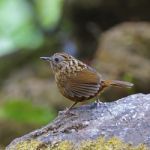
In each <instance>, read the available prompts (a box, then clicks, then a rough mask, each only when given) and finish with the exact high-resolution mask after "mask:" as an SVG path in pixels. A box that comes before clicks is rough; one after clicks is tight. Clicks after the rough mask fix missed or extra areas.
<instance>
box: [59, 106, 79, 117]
mask: <svg viewBox="0 0 150 150" xmlns="http://www.w3.org/2000/svg"><path fill="white" fill-rule="evenodd" d="M59 115H70V116H73V115H76V114H75V113H74V112H72V111H71V109H69V108H66V109H65V110H63V111H60V112H59Z"/></svg>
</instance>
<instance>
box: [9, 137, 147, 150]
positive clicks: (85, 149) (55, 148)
mask: <svg viewBox="0 0 150 150" xmlns="http://www.w3.org/2000/svg"><path fill="white" fill-rule="evenodd" d="M16 149H19V150H29V149H30V150H148V149H149V148H148V147H146V145H144V144H140V145H138V146H133V145H131V144H127V143H124V142H122V141H121V140H119V139H118V138H115V137H114V138H111V139H109V140H107V141H106V140H105V139H104V138H102V137H100V138H98V139H96V140H93V141H90V140H89V141H84V142H82V143H81V144H80V146H76V145H74V144H73V143H71V142H69V141H62V142H59V143H56V144H54V145H51V146H50V145H46V144H43V143H42V142H40V141H37V140H30V141H24V142H20V143H18V144H17V145H14V146H11V148H10V149H9V150H16Z"/></svg>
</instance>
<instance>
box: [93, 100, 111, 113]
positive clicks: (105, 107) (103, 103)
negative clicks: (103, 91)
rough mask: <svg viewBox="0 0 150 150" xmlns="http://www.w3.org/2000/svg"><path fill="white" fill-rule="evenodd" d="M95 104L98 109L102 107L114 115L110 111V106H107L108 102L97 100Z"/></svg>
mask: <svg viewBox="0 0 150 150" xmlns="http://www.w3.org/2000/svg"><path fill="white" fill-rule="evenodd" d="M95 103H96V107H97V108H100V107H101V108H102V109H103V110H104V109H105V110H106V111H108V112H109V113H110V114H111V115H112V113H111V111H110V110H109V108H108V105H107V103H106V102H102V101H101V100H100V99H99V98H97V99H96V101H95Z"/></svg>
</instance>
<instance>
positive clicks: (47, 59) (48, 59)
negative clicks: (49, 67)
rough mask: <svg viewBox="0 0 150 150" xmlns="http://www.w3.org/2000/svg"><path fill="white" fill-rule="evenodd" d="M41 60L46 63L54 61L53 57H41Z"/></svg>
mask: <svg viewBox="0 0 150 150" xmlns="http://www.w3.org/2000/svg"><path fill="white" fill-rule="evenodd" d="M40 58H41V59H42V60H44V61H51V60H52V59H51V57H40Z"/></svg>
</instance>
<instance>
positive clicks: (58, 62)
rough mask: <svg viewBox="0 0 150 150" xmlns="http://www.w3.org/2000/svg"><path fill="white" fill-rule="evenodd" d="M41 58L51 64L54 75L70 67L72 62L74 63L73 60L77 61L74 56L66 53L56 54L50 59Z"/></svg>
mask: <svg viewBox="0 0 150 150" xmlns="http://www.w3.org/2000/svg"><path fill="white" fill-rule="evenodd" d="M40 58H41V59H42V60H44V61H48V62H49V63H50V65H51V68H52V70H53V72H54V73H56V72H58V71H59V70H61V69H62V68H63V67H66V66H68V65H69V64H70V61H72V59H75V58H74V57H73V56H71V55H69V54H66V53H55V54H54V55H52V56H50V57H40Z"/></svg>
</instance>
